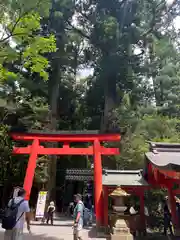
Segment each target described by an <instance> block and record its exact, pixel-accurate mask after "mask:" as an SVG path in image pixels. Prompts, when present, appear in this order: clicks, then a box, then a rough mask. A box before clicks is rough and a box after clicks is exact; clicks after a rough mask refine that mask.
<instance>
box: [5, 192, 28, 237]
mask: <svg viewBox="0 0 180 240" xmlns="http://www.w3.org/2000/svg"><path fill="white" fill-rule="evenodd" d="M25 194H26V191H25V190H24V189H20V190H19V192H18V196H17V197H15V198H14V199H11V200H10V201H9V203H8V207H10V206H11V204H12V201H14V203H15V204H18V203H20V202H21V201H22V200H23V199H24V197H25ZM29 213H30V208H29V203H28V201H26V200H24V201H22V203H21V204H20V205H19V207H18V213H17V216H16V219H17V222H16V225H15V227H14V228H13V229H11V230H6V231H5V233H4V239H5V240H22V239H23V228H24V223H25V220H26V222H27V229H28V231H29V232H30V214H29Z"/></svg>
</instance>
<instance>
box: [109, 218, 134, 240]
mask: <svg viewBox="0 0 180 240" xmlns="http://www.w3.org/2000/svg"><path fill="white" fill-rule="evenodd" d="M115 218H116V220H115V222H114V227H112V234H111V239H112V240H116V239H119V240H120V239H121V240H133V239H134V238H133V235H132V234H131V232H130V228H129V226H128V220H129V219H128V218H129V216H126V215H119V216H118V215H116V216H115Z"/></svg>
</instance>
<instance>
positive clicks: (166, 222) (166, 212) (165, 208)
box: [163, 201, 174, 236]
mask: <svg viewBox="0 0 180 240" xmlns="http://www.w3.org/2000/svg"><path fill="white" fill-rule="evenodd" d="M163 211H164V235H165V236H166V235H167V231H168V229H169V231H170V234H171V235H174V234H173V230H172V224H171V213H170V211H169V208H168V205H167V203H166V201H163Z"/></svg>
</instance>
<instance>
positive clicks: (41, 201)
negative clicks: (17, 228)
mask: <svg viewBox="0 0 180 240" xmlns="http://www.w3.org/2000/svg"><path fill="white" fill-rule="evenodd" d="M46 198H47V192H39V195H38V200H37V206H36V216H35V218H43V217H44V211H45V207H46Z"/></svg>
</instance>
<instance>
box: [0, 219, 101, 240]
mask: <svg viewBox="0 0 180 240" xmlns="http://www.w3.org/2000/svg"><path fill="white" fill-rule="evenodd" d="M72 223H73V222H72V221H71V220H66V219H63V220H58V221H55V222H54V226H51V225H46V224H41V223H39V222H32V225H31V232H32V234H29V233H28V232H27V230H26V229H25V231H24V239H23V240H43V239H44V240H73V235H72V232H73V229H72ZM3 231H4V230H3V229H2V228H0V240H3ZM83 239H84V240H88V239H89V240H91V239H92V240H95V239H97V238H96V232H95V228H89V229H84V230H83ZM98 239H99V238H98ZM100 240H105V238H100Z"/></svg>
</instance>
